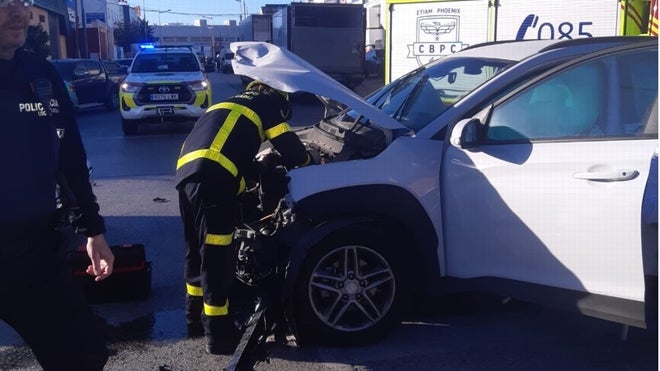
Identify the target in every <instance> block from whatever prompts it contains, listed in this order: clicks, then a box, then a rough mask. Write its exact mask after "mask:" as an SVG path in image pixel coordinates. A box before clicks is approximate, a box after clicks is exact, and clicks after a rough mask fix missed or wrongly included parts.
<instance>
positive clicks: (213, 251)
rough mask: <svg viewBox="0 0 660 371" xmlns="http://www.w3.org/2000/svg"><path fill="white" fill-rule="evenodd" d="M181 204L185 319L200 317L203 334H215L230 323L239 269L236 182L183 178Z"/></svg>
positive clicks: (192, 319) (194, 319) (198, 318)
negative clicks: (235, 239)
mask: <svg viewBox="0 0 660 371" xmlns="http://www.w3.org/2000/svg"><path fill="white" fill-rule="evenodd" d="M223 188H226V189H223ZM179 208H180V212H181V218H182V220H183V227H184V238H185V245H186V251H185V269H184V277H185V280H186V317H187V321H188V323H189V324H190V323H194V322H195V321H199V320H200V319H201V321H202V323H203V325H204V332H205V334H206V335H215V336H217V335H220V334H219V333H218V332H222V331H223V330H224V329H225V328H226V325H227V321H228V317H229V313H230V312H229V309H230V308H229V305H230V303H229V291H230V289H231V286H232V282H233V280H234V276H235V269H236V268H235V265H236V262H235V259H236V258H235V257H236V252H235V248H234V246H235V244H234V242H233V233H234V230H235V215H236V212H235V210H236V208H237V199H236V188H235V186H233V185H232V184H231V183H230V184H228V186H227V187H223V186H218V185H217V184H216V185H215V186H210V185H207V184H205V183H197V182H189V183H185V184H183V185H182V186H181V187H179Z"/></svg>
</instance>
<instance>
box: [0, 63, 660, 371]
mask: <svg viewBox="0 0 660 371" xmlns="http://www.w3.org/2000/svg"><path fill="white" fill-rule="evenodd" d="M211 79H212V80H213V89H214V100H215V101H218V100H220V99H222V98H224V97H226V96H229V95H231V94H233V93H235V92H237V91H238V90H239V89H240V88H241V85H240V82H239V80H238V78H237V77H236V76H233V75H224V74H221V73H213V74H211ZM377 85H378V82H377V81H369V82H368V84H365V85H364V86H362V87H359V88H358V89H359V91H360V93H362V94H364V93H366V92H369V91H371V90H373V88H375V87H377ZM321 112H322V110H321V107H320V106H319V105H317V104H314V103H313V102H311V101H309V100H306V99H303V100H301V101H296V107H295V108H294V119H293V120H292V123H293V124H294V125H306V124H311V123H313V122H314V121H315V120H316V119H317V118H318V117H319V115H320V114H321ZM79 125H80V128H81V132H82V135H83V140H84V142H85V145H86V147H87V152H88V156H89V159H90V161H91V163H92V165H93V167H94V174H93V182H94V191H95V193H96V195H97V197H98V201H99V204H100V205H101V210H102V213H103V215H104V216H105V217H106V222H107V227H108V231H107V234H106V237H107V239H108V241H109V242H110V243H111V244H121V243H129V242H139V243H143V244H145V246H146V250H147V256H148V259H149V260H151V261H152V264H153V285H152V286H153V287H152V292H151V296H150V297H149V298H148V299H147V300H144V301H134V302H124V303H96V304H93V309H94V311H95V313H96V314H97V316H98V318H99V320H101V321H103V322H104V323H105V328H106V329H107V334H108V339H109V347H110V349H111V352H112V356H111V358H110V360H109V362H108V364H107V367H106V370H117V371H119V370H122V371H123V370H163V371H166V370H172V371H175V370H194V371H197V370H222V368H223V366H224V365H225V364H226V362H227V361H228V359H229V358H228V357H226V356H211V355H208V354H206V353H205V352H204V347H203V346H204V341H203V339H199V338H197V339H188V338H187V337H186V332H185V321H184V311H183V309H184V285H183V269H182V261H183V247H182V246H183V238H182V227H181V224H180V220H179V214H178V206H177V201H176V192H175V190H174V187H173V177H174V164H175V162H176V158H177V154H178V150H179V148H180V146H181V143H182V142H183V140H184V139H185V136H186V133H187V132H188V130H189V129H190V127H191V125H192V123H186V124H168V125H165V126H158V125H149V126H145V127H141V128H140V133H139V135H136V136H132V137H124V136H123V135H122V133H121V127H120V121H119V113H118V112H117V111H115V112H107V111H104V110H102V109H99V110H89V111H86V112H81V113H80V114H79ZM413 307H414V308H415V309H414V310H411V311H410V312H408V313H407V314H406V315H405V319H404V322H403V323H402V325H401V326H399V327H397V328H396V329H395V330H394V331H393V332H392V333H390V334H389V335H388V336H386V337H384V338H382V339H374V344H373V345H370V346H363V347H352V348H327V347H297V346H296V345H295V342H294V341H293V340H294V339H291V340H292V341H291V342H290V344H289V345H288V346H281V345H278V346H272V347H271V350H270V351H271V357H270V363H262V364H259V365H257V367H256V370H346V371H349V370H351V371H357V370H401V371H404V370H418V371H421V370H459V371H472V370H521V371H523V370H524V371H526V370H536V371H540V370H576V371H577V370H584V371H601V370H612V371H620V370H627V371H632V370H657V369H658V336H657V331H656V332H650V331H645V330H641V329H636V328H630V329H628V331H627V336H626V339H625V340H623V339H622V334H624V333H625V332H624V331H623V330H624V329H623V328H622V326H620V325H617V324H614V323H610V322H605V321H602V320H597V319H593V318H589V317H585V316H581V315H579V314H574V313H566V312H562V311H557V310H552V309H548V308H543V307H539V306H536V305H531V304H526V303H521V302H518V301H515V300H508V299H506V298H501V297H495V296H489V295H483V294H477V293H465V294H455V295H447V296H442V297H433V298H428V299H427V300H425V301H423V302H419V303H414V305H413ZM39 369H40V367H39V365H38V363H37V362H36V360H35V359H34V357H33V355H32V353H31V352H30V350H29V348H27V347H26V346H25V345H24V344H23V342H22V340H21V339H20V337H18V336H17V335H16V334H15V333H14V332H13V330H12V329H11V328H9V327H7V326H6V325H4V324H2V323H0V370H39Z"/></svg>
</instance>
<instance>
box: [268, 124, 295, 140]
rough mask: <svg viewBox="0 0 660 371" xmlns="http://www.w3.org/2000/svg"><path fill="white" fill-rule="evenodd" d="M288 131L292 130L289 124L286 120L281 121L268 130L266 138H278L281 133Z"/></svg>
mask: <svg viewBox="0 0 660 371" xmlns="http://www.w3.org/2000/svg"><path fill="white" fill-rule="evenodd" d="M288 131H291V128H290V127H289V124H287V123H286V122H283V123H280V124H278V125H275V126H273V127H272V128H270V129H268V130H266V138H267V139H268V140H271V139H273V138H276V137H277V136H279V135H282V134H284V133H286V132H288Z"/></svg>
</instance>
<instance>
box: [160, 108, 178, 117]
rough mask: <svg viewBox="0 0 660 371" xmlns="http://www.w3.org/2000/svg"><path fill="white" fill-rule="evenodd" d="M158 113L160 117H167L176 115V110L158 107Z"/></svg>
mask: <svg viewBox="0 0 660 371" xmlns="http://www.w3.org/2000/svg"><path fill="white" fill-rule="evenodd" d="M156 112H157V113H158V115H160V116H165V115H171V114H173V113H174V109H173V108H172V107H158V108H156Z"/></svg>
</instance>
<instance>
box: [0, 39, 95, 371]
mask: <svg viewBox="0 0 660 371" xmlns="http://www.w3.org/2000/svg"><path fill="white" fill-rule="evenodd" d="M38 91H40V93H38ZM0 106H1V107H2V120H1V124H0V126H2V130H1V131H0V137H1V138H2V139H0V140H1V141H2V144H1V145H0V157H1V158H2V159H3V173H4V175H3V180H2V181H1V182H0V198H1V200H2V208H0V319H2V320H4V321H6V322H7V323H8V324H9V325H10V326H12V327H13V328H14V329H15V330H16V331H17V332H18V333H19V334H20V335H21V337H22V338H23V339H24V340H25V342H26V343H27V344H28V345H29V346H30V348H31V349H32V351H33V353H34V354H35V356H36V357H37V359H38V360H39V362H40V363H41V365H42V367H43V368H44V369H45V370H100V369H102V368H103V365H104V364H105V362H106V361H107V357H108V355H107V351H106V348H105V341H104V339H103V337H102V335H101V334H102V333H101V331H99V329H97V328H96V326H97V322H96V321H95V320H94V318H93V315H92V313H91V310H90V309H89V307H88V306H87V304H86V303H85V299H84V296H83V294H82V291H81V289H80V287H79V285H77V284H76V283H75V282H74V281H73V280H72V277H71V273H70V271H69V269H68V266H67V265H66V264H64V262H63V261H62V258H61V257H62V254H59V253H58V251H57V250H58V243H57V235H56V233H55V232H54V228H53V221H52V219H53V214H54V212H55V208H56V202H55V193H56V182H57V177H58V168H59V170H60V174H63V175H64V178H66V180H67V182H68V185H69V187H70V189H71V190H72V192H73V193H74V194H75V195H76V197H77V201H78V204H79V206H80V208H81V211H82V217H81V218H80V219H79V220H78V221H77V222H76V223H77V224H76V226H77V227H78V228H79V231H80V232H82V233H84V234H85V235H87V236H95V235H98V234H101V233H104V231H105V227H104V223H103V219H102V217H101V216H100V215H99V213H98V211H99V207H98V204H97V203H96V202H95V198H94V195H93V193H92V188H91V185H90V182H89V173H88V169H87V164H86V154H85V151H84V148H83V145H82V141H81V139H80V133H79V131H78V127H77V126H76V123H75V117H74V110H73V105H72V103H71V101H70V99H69V96H68V93H67V91H66V88H65V87H64V84H63V82H62V81H61V79H60V77H59V76H58V74H57V73H56V71H55V70H54V68H53V67H52V65H51V64H50V63H49V62H47V61H46V60H44V59H42V58H40V57H37V56H36V55H34V54H32V53H29V52H26V51H23V50H20V49H19V50H17V51H16V53H15V56H14V59H13V60H10V61H8V60H0ZM58 134H59V135H60V136H61V140H60V139H58ZM58 147H59V148H58Z"/></svg>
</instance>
